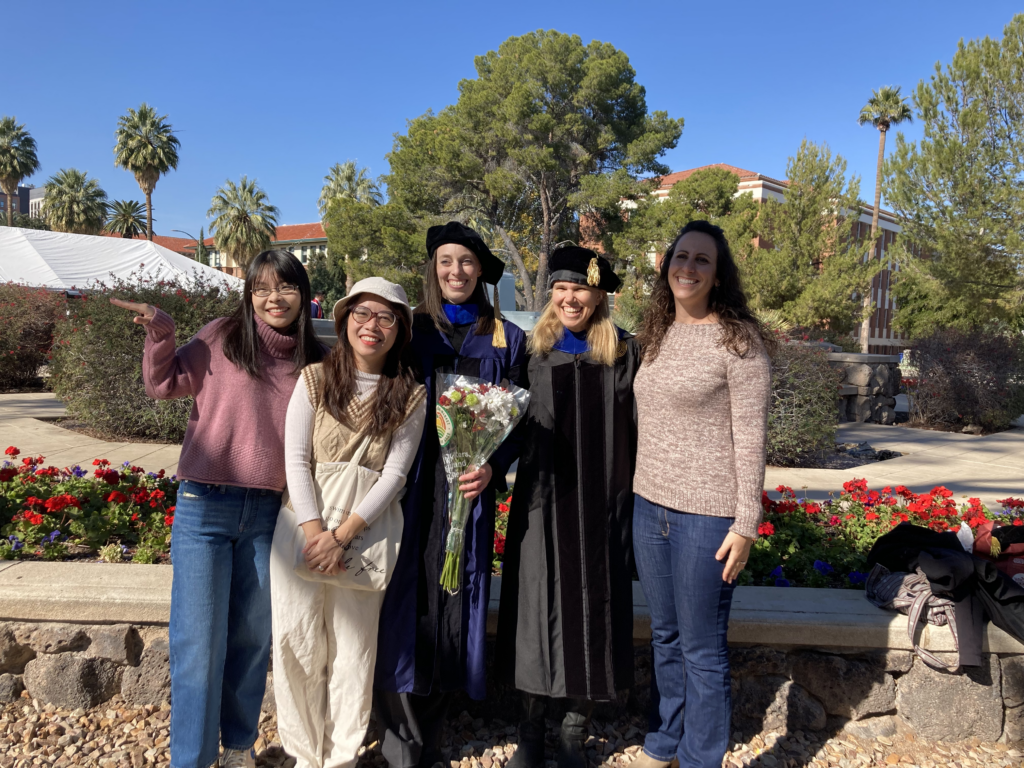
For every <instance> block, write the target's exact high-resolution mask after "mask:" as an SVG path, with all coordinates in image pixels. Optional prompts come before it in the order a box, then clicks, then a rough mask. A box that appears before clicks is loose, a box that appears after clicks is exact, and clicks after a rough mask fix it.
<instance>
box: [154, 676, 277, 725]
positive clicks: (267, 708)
mask: <svg viewBox="0 0 1024 768" xmlns="http://www.w3.org/2000/svg"><path fill="white" fill-rule="evenodd" d="M168 700H170V693H169V692H168ZM262 710H263V711H264V712H266V713H268V714H271V715H276V714H277V699H275V698H274V675H273V673H269V674H268V675H267V690H266V692H265V693H264V694H263V707H262Z"/></svg>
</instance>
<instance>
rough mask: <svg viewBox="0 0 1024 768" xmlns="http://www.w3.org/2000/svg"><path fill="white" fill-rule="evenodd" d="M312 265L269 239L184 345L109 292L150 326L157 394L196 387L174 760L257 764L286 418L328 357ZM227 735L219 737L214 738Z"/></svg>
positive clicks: (175, 656) (184, 498) (161, 316)
mask: <svg viewBox="0 0 1024 768" xmlns="http://www.w3.org/2000/svg"><path fill="white" fill-rule="evenodd" d="M310 301H311V298H310V289H309V278H308V277H307V276H306V270H305V269H304V268H303V267H302V265H301V264H300V263H299V261H298V260H297V259H296V258H295V257H294V256H292V255H291V254H290V253H287V252H286V251H279V250H273V251H264V252H263V253H261V254H259V255H258V256H257V257H256V258H255V259H253V261H252V263H251V264H250V265H249V268H248V270H247V272H246V276H245V288H244V293H243V296H242V302H241V305H240V306H239V307H238V309H237V310H236V311H235V312H234V314H232V315H231V316H230V317H224V318H219V319H217V320H214V321H213V322H212V323H209V324H208V325H206V326H205V327H204V328H203V329H202V330H200V331H199V333H197V334H196V336H195V338H193V339H192V340H191V341H190V342H188V343H187V344H185V345H184V346H183V347H180V348H178V349H175V339H174V321H173V320H172V319H171V318H170V316H169V315H167V314H166V313H165V312H162V311H161V310H159V309H157V308H156V307H153V306H151V305H149V304H138V303H135V302H130V301H121V300H119V299H111V303H112V304H116V305H117V306H119V307H123V308H125V309H129V310H132V311H134V312H137V313H138V316H137V317H136V318H135V322H136V323H139V324H140V325H142V326H143V327H145V329H146V348H145V353H144V356H143V360H142V374H143V379H144V380H145V384H146V392H147V394H149V396H150V397H154V398H157V399H163V400H167V399H171V398H176V397H185V396H188V395H191V396H192V397H194V398H195V404H194V405H193V406H192V413H191V415H190V416H189V421H188V429H187V430H186V432H185V440H184V443H183V445H182V447H181V459H180V461H179V463H178V477H179V478H180V479H181V485H180V487H179V488H178V499H177V509H176V510H175V516H174V535H173V538H172V541H171V559H172V561H173V563H174V581H173V585H172V587H171V623H170V659H171V699H172V702H173V704H172V707H171V765H172V766H173V767H174V768H207V767H208V766H210V765H211V763H214V762H215V761H216V760H217V754H218V751H219V749H218V747H219V744H223V745H224V754H223V755H222V756H221V758H220V765H221V766H229V767H230V768H243V767H245V768H248V767H250V766H254V765H255V756H254V755H253V751H252V746H253V744H254V743H255V741H256V737H257V729H258V725H259V718H260V708H261V706H262V703H263V694H264V689H265V687H266V681H267V664H268V661H269V658H270V615H271V613H270V576H269V574H270V545H271V541H272V540H273V536H274V527H275V525H276V523H277V513H278V510H279V509H280V508H281V493H282V491H283V490H284V487H285V468H284V419H285V411H286V410H287V408H288V400H289V398H290V397H291V394H292V391H293V390H294V389H295V382H296V380H297V378H298V375H299V372H300V371H301V370H302V368H303V367H305V366H306V365H308V364H310V363H314V362H318V361H319V360H321V359H322V358H323V355H324V348H323V346H322V345H321V344H320V343H319V342H318V341H317V339H316V336H315V334H314V332H313V323H312V321H311V319H310V314H309V313H310V310H309V307H310ZM218 737H219V738H218Z"/></svg>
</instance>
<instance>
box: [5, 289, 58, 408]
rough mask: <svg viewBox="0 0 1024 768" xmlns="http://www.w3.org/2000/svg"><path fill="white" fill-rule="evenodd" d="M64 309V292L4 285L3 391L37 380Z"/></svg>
mask: <svg viewBox="0 0 1024 768" xmlns="http://www.w3.org/2000/svg"><path fill="white" fill-rule="evenodd" d="M63 306H64V294H62V293H55V292H53V291H47V290H46V289H44V288H28V287H26V286H24V285H17V284H16V283H0V391H3V390H5V389H17V388H20V387H25V386H28V385H30V384H32V383H33V382H34V381H35V379H36V375H37V372H38V370H39V366H41V365H42V364H43V363H44V362H45V361H46V354H47V352H48V351H49V349H50V344H51V343H52V341H53V323H54V320H55V318H56V316H57V314H58V311H59V310H60V309H61V308H63Z"/></svg>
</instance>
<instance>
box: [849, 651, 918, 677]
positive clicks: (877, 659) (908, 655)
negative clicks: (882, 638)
mask: <svg viewBox="0 0 1024 768" xmlns="http://www.w3.org/2000/svg"><path fill="white" fill-rule="evenodd" d="M856 658H857V660H859V661H863V662H865V663H867V664H870V665H871V666H873V667H875V668H876V669H878V670H880V671H882V672H893V673H897V674H903V673H904V672H909V671H910V668H911V667H912V666H914V654H913V652H912V651H896V650H885V651H878V652H872V653H865V654H863V655H861V656H858V657H856Z"/></svg>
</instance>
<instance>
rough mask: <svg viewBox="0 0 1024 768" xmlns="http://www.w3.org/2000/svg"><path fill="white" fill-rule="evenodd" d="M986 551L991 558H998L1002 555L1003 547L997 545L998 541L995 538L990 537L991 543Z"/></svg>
mask: <svg viewBox="0 0 1024 768" xmlns="http://www.w3.org/2000/svg"><path fill="white" fill-rule="evenodd" d="M988 551H989V554H990V555H992V557H999V555H1000V554H1002V551H1003V545H1002V544H1000V543H999V539H997V538H996V537H995V536H993V537H992V543H991V544H990V545H989V548H988Z"/></svg>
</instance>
